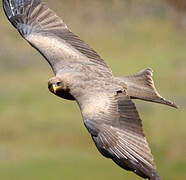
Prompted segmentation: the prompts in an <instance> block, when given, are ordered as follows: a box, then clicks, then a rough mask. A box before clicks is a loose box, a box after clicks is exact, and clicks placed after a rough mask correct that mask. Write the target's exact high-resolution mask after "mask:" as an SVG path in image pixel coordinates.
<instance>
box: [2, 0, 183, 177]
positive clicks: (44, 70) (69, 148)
mask: <svg viewBox="0 0 186 180" xmlns="http://www.w3.org/2000/svg"><path fill="white" fill-rule="evenodd" d="M45 2H47V3H48V5H49V7H51V8H52V9H53V10H55V11H56V12H57V14H58V15H59V16H61V17H63V19H64V21H65V22H66V23H67V25H68V26H69V27H70V29H71V30H72V31H73V32H74V33H75V34H77V35H79V36H80V37H81V39H83V40H85V41H86V42H87V43H88V44H90V45H91V47H93V48H94V49H95V50H96V51H97V52H98V53H99V54H100V55H101V56H102V58H103V59H104V60H105V61H106V63H108V65H109V66H110V67H111V68H112V70H113V73H114V75H116V76H120V75H128V74H133V73H136V72H138V71H140V70H142V69H144V68H146V67H151V68H152V69H153V70H154V81H155V84H156V87H157V89H158V90H159V92H160V94H161V95H162V96H164V97H166V98H167V99H170V100H173V101H174V102H176V103H177V104H178V105H179V106H180V109H178V110H176V109H173V108H170V107H166V106H163V105H158V104H152V103H147V102H142V101H135V102H136V104H137V108H138V110H139V112H140V115H141V118H142V119H143V126H144V130H145V134H146V136H147V139H148V142H149V145H150V147H151V149H152V153H153V155H154V159H155V162H156V164H157V167H158V172H159V174H160V175H161V176H162V179H166V180H177V179H179V180H184V179H186V119H185V117H186V30H185V26H184V22H183V19H184V17H185V14H184V11H182V13H181V14H180V12H179V9H178V8H175V9H174V7H173V4H171V5H170V4H168V0H167V1H166V2H165V1H163V0H162V1H160V0H157V1H153V0H102V1H100V0H94V1H91V0H68V1H67V0H45ZM185 18H186V17H185ZM0 39H1V41H0V179H2V180H33V179H34V180H62V179H69V180H80V179H81V180H87V179H88V180H94V179H107V180H112V179H117V180H120V179H127V180H138V179H139V180H140V179H141V178H139V177H137V176H136V175H134V174H133V173H130V172H127V171H124V170H122V169H121V168H119V167H118V166H116V165H115V164H114V163H113V162H112V161H111V160H108V159H106V158H104V157H102V156H101V155H100V154H99V153H98V151H97V150H96V147H95V145H94V144H93V142H92V140H91V138H90V136H89V134H88V132H87V130H86V129H85V127H84V125H83V121H82V118H81V115H80V111H79V108H78V106H77V105H76V103H75V102H70V101H66V100H63V99H60V98H58V97H55V96H54V95H52V94H51V93H50V92H49V91H48V89H47V82H48V79H49V78H51V77H52V76H53V73H52V71H51V69H50V67H49V65H48V64H47V62H46V61H45V60H44V58H43V57H42V56H41V55H40V54H39V53H38V52H37V51H36V50H34V49H33V48H31V47H30V45H29V44H28V43H26V41H24V40H23V39H22V38H21V37H20V35H19V34H18V33H17V31H16V30H15V29H14V28H13V27H12V25H10V23H9V22H8V20H7V19H6V17H5V15H4V13H3V9H2V5H1V7H0Z"/></svg>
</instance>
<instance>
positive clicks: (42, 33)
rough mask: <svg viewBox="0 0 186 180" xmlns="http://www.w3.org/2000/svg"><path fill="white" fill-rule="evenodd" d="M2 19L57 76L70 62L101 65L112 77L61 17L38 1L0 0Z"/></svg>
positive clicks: (107, 69) (95, 54) (104, 65)
mask: <svg viewBox="0 0 186 180" xmlns="http://www.w3.org/2000/svg"><path fill="white" fill-rule="evenodd" d="M3 7H4V11H5V14H6V16H7V17H8V19H9V20H10V22H11V23H12V25H13V26H14V27H15V28H16V29H17V30H18V31H19V33H20V34H21V35H22V36H23V37H24V38H25V39H26V40H27V41H28V42H29V43H30V44H31V45H32V46H33V47H34V48H36V49H37V50H38V51H39V52H40V53H41V54H42V55H43V56H44V57H45V58H46V60H47V61H48V62H49V64H50V65H51V67H52V69H53V71H54V72H55V73H57V72H58V71H59V70H60V69H61V68H62V67H63V66H64V65H66V64H68V63H73V62H80V63H84V62H85V63H87V64H88V63H89V64H92V65H94V66H102V67H104V69H105V71H107V73H108V74H110V75H111V74H112V73H111V70H110V69H109V68H108V66H107V65H106V63H105V62H104V61H103V59H101V57H100V56H99V55H98V54H97V53H96V52H95V51H94V50H93V49H92V48H91V47H89V46H88V45H87V44H86V43H85V42H83V41H82V40H80V38H79V37H78V36H76V35H74V34H73V33H72V32H71V31H70V30H69V29H68V28H67V26H66V24H65V23H64V22H63V20H62V19H61V18H59V17H58V16H57V15H56V13H55V12H54V11H52V10H51V9H49V8H48V6H47V5H46V4H45V3H42V2H41V1H40V0H3Z"/></svg>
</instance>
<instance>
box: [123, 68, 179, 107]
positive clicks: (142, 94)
mask: <svg viewBox="0 0 186 180" xmlns="http://www.w3.org/2000/svg"><path fill="white" fill-rule="evenodd" d="M152 72H153V71H152V69H150V68H146V69H144V70H143V71H141V72H139V73H137V74H135V75H131V76H124V77H119V79H120V80H122V81H124V82H125V83H126V84H127V93H128V95H129V96H130V97H131V98H133V99H142V100H145V101H151V102H156V103H160V104H165V105H168V106H172V107H174V108H178V107H177V105H176V104H175V103H173V102H171V101H168V100H166V99H164V98H163V97H161V96H160V94H159V93H158V91H157V90H156V88H155V86H154V82H153V79H152Z"/></svg>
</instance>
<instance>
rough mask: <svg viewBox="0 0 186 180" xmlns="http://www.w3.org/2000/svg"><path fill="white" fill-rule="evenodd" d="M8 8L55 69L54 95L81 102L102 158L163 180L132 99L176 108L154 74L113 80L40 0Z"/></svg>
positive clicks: (10, 0) (11, 1)
mask: <svg viewBox="0 0 186 180" xmlns="http://www.w3.org/2000/svg"><path fill="white" fill-rule="evenodd" d="M3 8H4V11H5V13H6V16H7V18H8V19H9V20H10V22H11V23H12V25H13V26H14V27H15V28H16V29H17V30H18V31H19V33H20V34H21V36H22V37H23V38H25V39H26V40H27V41H28V42H29V43H30V44H31V45H32V46H33V47H34V48H36V49H37V50H38V51H39V52H40V53H41V54H42V55H43V56H44V57H45V58H46V60H47V61H48V63H49V64H50V65H51V67H52V69H53V71H54V73H55V74H56V76H55V77H54V78H52V79H50V80H49V84H48V87H49V89H50V91H51V92H53V93H55V94H56V95H57V96H60V97H62V98H65V99H69V100H76V101H77V103H78V105H79V107H80V109H81V113H82V116H83V120H84V124H85V126H86V128H87V130H88V131H89V133H90V134H91V136H92V139H93V141H94V142H95V145H96V147H97V148H98V150H99V151H100V153H101V154H102V155H104V156H105V157H107V158H111V159H112V160H113V161H114V162H115V163H116V164H118V165H119V166H120V167H122V168H124V169H126V170H130V171H133V172H134V173H136V174H138V175H139V176H141V177H143V178H148V179H150V180H160V179H161V178H160V177H159V175H158V174H157V172H156V166H155V164H154V162H153V157H152V154H151V151H150V148H149V146H148V143H147V140H146V138H145V135H144V132H143V129H142V121H141V119H140V117H139V114H138V112H137V110H136V107H135V105H134V103H133V102H132V100H131V98H138V99H143V100H147V101H153V102H158V103H162V104H166V105H170V106H173V107H176V105H175V104H173V103H171V102H169V101H166V100H165V99H163V98H162V97H161V96H160V95H159V94H158V92H157V91H156V89H155V87H154V83H153V80H152V72H151V70H150V69H146V70H144V71H142V72H141V73H138V74H136V75H133V76H125V77H119V78H115V77H113V75H112V72H111V70H110V69H109V68H108V66H107V65H106V63H105V62H104V61H103V59H102V58H101V57H100V56H99V55H98V54H97V53H96V52H95V51H94V50H93V49H92V48H91V47H90V46H88V45H87V44H86V43H85V42H83V41H82V40H80V38H79V37H78V36H76V35H74V34H73V33H72V32H71V31H70V30H69V29H68V28H67V26H66V24H65V23H64V22H63V20H62V19H61V18H59V17H58V16H57V15H56V14H55V12H54V11H52V10H51V9H49V8H48V6H47V5H46V4H44V3H42V2H40V0H3ZM58 84H60V85H59V87H57V86H58ZM53 87H55V89H52V88H53ZM57 90H58V92H57Z"/></svg>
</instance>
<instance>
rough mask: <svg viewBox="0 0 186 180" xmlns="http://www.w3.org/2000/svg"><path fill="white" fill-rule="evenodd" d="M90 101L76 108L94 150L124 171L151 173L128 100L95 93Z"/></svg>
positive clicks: (148, 153)
mask: <svg viewBox="0 0 186 180" xmlns="http://www.w3.org/2000/svg"><path fill="white" fill-rule="evenodd" d="M98 94H101V95H98ZM101 96H102V98H100V97H101ZM93 98H94V100H93ZM90 99H92V101H91V100H90ZM90 99H89V101H87V102H86V101H85V103H84V104H83V103H81V104H83V105H82V106H80V108H81V111H82V115H83V118H84V123H85V126H86V127H87V129H88V131H89V132H90V133H91V135H92V138H93V140H94V142H95V144H96V146H97V148H98V150H99V151H100V152H101V153H102V154H103V155H104V156H106V157H109V158H111V159H113V160H114V161H115V162H116V163H117V164H118V165H120V166H121V167H123V168H125V169H127V168H129V170H133V171H134V170H140V172H138V173H137V174H140V173H141V171H147V172H149V171H150V172H151V173H152V172H154V171H155V169H156V167H155V164H154V162H153V157H152V154H151V151H150V148H149V146H148V143H147V140H146V138H145V135H144V132H143V129H142V121H141V119H140V117H139V115H138V112H137V110H136V107H135V105H134V103H133V102H132V101H131V99H130V98H129V97H128V96H126V95H125V94H122V93H118V94H106V93H97V94H96V93H95V95H94V97H90ZM95 99H96V100H95ZM95 101H97V103H95ZM98 101H100V102H99V103H98ZM88 102H89V103H88ZM91 102H92V103H91ZM87 103H88V104H87ZM89 106H90V107H91V109H89ZM141 169H143V170H141ZM145 169H146V170H145ZM147 172H146V173H147ZM144 176H145V175H144Z"/></svg>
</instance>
